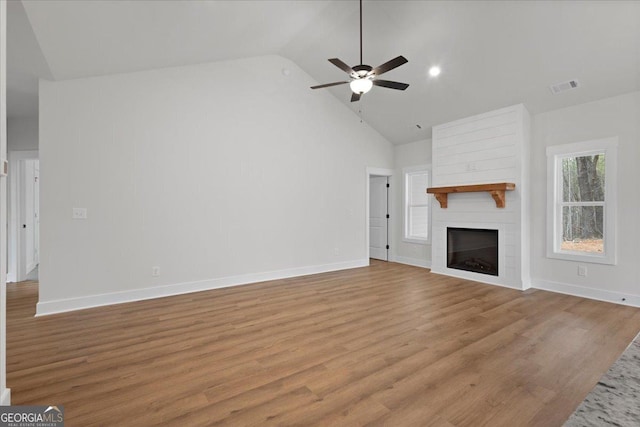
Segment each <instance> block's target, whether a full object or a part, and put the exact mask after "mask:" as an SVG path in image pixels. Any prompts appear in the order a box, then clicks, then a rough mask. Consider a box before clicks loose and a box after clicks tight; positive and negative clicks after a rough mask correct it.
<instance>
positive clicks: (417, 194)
mask: <svg viewBox="0 0 640 427" xmlns="http://www.w3.org/2000/svg"><path fill="white" fill-rule="evenodd" d="M429 175H430V172H429V167H428V166H418V167H412V168H407V169H405V170H404V206H405V214H404V239H403V240H404V241H405V242H412V243H422V244H426V243H429V240H430V238H431V236H430V228H431V227H430V224H431V218H430V217H431V215H430V209H431V206H430V203H429V195H428V194H427V187H428V186H429V178H430V176H429Z"/></svg>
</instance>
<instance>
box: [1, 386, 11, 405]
mask: <svg viewBox="0 0 640 427" xmlns="http://www.w3.org/2000/svg"><path fill="white" fill-rule="evenodd" d="M9 405H11V389H10V388H5V389H4V390H2V395H1V396H0V406H9Z"/></svg>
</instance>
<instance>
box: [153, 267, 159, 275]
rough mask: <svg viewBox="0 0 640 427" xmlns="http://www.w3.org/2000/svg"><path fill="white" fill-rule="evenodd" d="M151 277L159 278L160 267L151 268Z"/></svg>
mask: <svg viewBox="0 0 640 427" xmlns="http://www.w3.org/2000/svg"><path fill="white" fill-rule="evenodd" d="M151 275H152V276H153V277H158V276H160V267H151Z"/></svg>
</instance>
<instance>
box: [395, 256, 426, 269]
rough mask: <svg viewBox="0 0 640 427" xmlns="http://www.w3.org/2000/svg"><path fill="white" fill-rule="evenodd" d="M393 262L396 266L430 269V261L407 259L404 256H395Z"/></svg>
mask: <svg viewBox="0 0 640 427" xmlns="http://www.w3.org/2000/svg"><path fill="white" fill-rule="evenodd" d="M394 262H397V263H398V264H406V265H412V266H414V267H422V268H431V260H430V259H420V258H409V257H404V256H396V257H395V260H394Z"/></svg>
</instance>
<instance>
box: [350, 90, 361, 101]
mask: <svg viewBox="0 0 640 427" xmlns="http://www.w3.org/2000/svg"><path fill="white" fill-rule="evenodd" d="M361 96H362V94H361V93H355V92H353V93H352V94H351V102H356V101H360V97H361Z"/></svg>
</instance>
